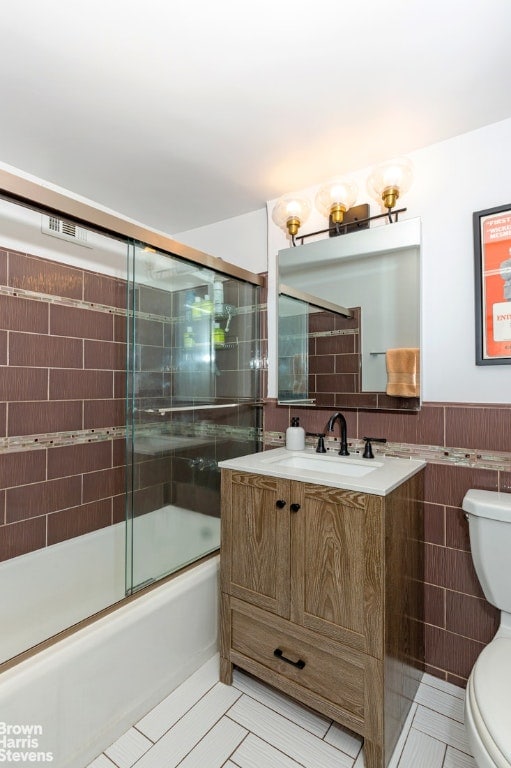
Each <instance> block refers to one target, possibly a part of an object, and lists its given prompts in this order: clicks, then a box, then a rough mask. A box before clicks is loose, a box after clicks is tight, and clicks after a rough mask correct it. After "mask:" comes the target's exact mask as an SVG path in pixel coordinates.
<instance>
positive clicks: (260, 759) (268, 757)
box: [179, 734, 302, 768]
mask: <svg viewBox="0 0 511 768" xmlns="http://www.w3.org/2000/svg"><path fill="white" fill-rule="evenodd" d="M232 760H235V761H236V765H238V766H239V767H240V768H302V764H301V763H297V762H295V760H293V759H292V758H290V757H288V756H287V755H285V754H284V753H283V752H280V751H279V750H278V749H275V747H272V746H271V744H268V743H267V742H266V741H263V740H262V739H259V738H258V737H257V736H254V735H253V734H250V735H249V736H247V738H246V739H245V741H244V742H243V743H242V744H241V746H239V747H238V749H237V750H236V752H235V753H234V754H233V755H232ZM179 768H181V766H179Z"/></svg>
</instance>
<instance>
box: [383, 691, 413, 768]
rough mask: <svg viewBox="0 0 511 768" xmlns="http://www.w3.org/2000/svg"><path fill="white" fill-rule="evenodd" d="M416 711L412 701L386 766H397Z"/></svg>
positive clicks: (393, 767) (395, 767)
mask: <svg viewBox="0 0 511 768" xmlns="http://www.w3.org/2000/svg"><path fill="white" fill-rule="evenodd" d="M416 712H417V704H415V702H414V703H413V704H412V706H411V707H410V710H409V712H408V714H407V716H406V720H405V722H404V725H403V727H402V729H401V733H400V734H399V738H398V740H397V742H396V746H395V747H394V751H393V753H392V755H391V757H390V760H389V764H388V768H397V765H398V763H399V760H400V758H401V755H402V753H403V749H404V748H405V743H406V739H407V738H408V733H409V731H410V728H411V727H412V722H413V718H414V717H415V713H416Z"/></svg>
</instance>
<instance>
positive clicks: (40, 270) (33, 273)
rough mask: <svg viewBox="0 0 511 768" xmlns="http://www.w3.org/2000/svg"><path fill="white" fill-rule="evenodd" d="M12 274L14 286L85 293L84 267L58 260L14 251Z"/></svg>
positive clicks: (11, 254)
mask: <svg viewBox="0 0 511 768" xmlns="http://www.w3.org/2000/svg"><path fill="white" fill-rule="evenodd" d="M8 274H9V278H8V285H9V286H11V287H12V288H22V289H23V290H25V291H34V292H36V293H46V294H50V295H52V296H64V297H66V298H68V299H81V298H82V297H83V271H82V270H81V269H75V268H73V267H67V266H64V265H63V264H59V263H58V262H55V261H47V260H46V259H40V258H38V257H37V256H27V255H26V254H24V253H16V252H15V251H10V252H9V256H8Z"/></svg>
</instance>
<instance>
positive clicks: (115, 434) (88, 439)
mask: <svg viewBox="0 0 511 768" xmlns="http://www.w3.org/2000/svg"><path fill="white" fill-rule="evenodd" d="M131 432H132V430H131V428H130V429H126V427H109V428H105V429H83V430H74V431H73V432H49V433H47V434H42V435H22V436H19V437H3V438H0V454H5V453H19V452H22V451H38V450H41V449H47V448H62V447H63V446H69V445H83V444H85V443H100V442H103V441H105V440H118V439H124V438H126V436H127V435H131ZM135 435H136V437H160V436H161V437H172V436H173V435H176V436H180V437H209V438H211V439H213V438H221V439H222V438H223V439H225V438H227V439H231V440H254V441H260V440H262V431H261V430H260V429H257V428H256V427H236V426H223V425H221V424H208V423H201V422H199V423H182V422H181V423H179V422H173V423H172V425H170V424H169V423H168V422H167V423H165V425H164V426H163V427H162V422H161V421H154V422H150V423H144V425H143V426H138V425H137V426H136V427H135Z"/></svg>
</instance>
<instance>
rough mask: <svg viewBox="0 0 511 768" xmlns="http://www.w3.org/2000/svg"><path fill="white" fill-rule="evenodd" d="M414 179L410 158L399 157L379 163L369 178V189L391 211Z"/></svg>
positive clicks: (372, 195)
mask: <svg viewBox="0 0 511 768" xmlns="http://www.w3.org/2000/svg"><path fill="white" fill-rule="evenodd" d="M412 181H413V170H412V164H411V162H410V160H408V158H406V157H399V158H397V159H395V160H388V161H387V162H386V163H382V164H381V165H377V166H376V167H375V168H373V170H372V171H371V174H370V176H369V178H368V179H367V191H368V192H369V194H370V195H371V197H373V198H374V199H375V200H376V201H377V202H378V203H380V205H381V204H382V202H383V205H384V206H385V208H387V209H388V210H389V211H390V210H391V209H392V208H394V206H395V205H396V203H397V200H398V198H399V197H400V195H403V194H404V193H405V192H408V190H409V189H410V187H411V185H412Z"/></svg>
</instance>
